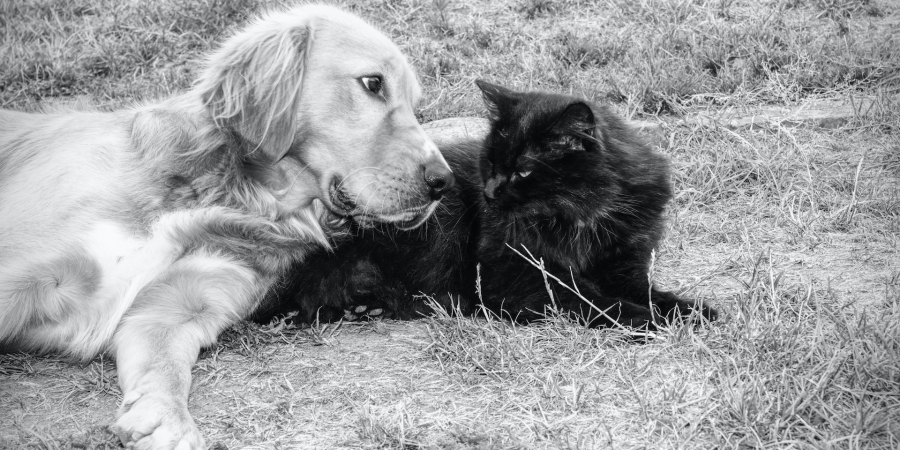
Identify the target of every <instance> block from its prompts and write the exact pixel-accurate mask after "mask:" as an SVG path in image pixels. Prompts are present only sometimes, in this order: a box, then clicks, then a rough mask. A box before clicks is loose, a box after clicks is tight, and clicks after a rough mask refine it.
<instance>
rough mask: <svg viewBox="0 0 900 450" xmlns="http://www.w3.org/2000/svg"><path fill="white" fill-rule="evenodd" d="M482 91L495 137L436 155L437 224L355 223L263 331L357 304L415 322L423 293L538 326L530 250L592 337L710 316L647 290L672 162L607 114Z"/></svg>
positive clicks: (278, 294)
mask: <svg viewBox="0 0 900 450" xmlns="http://www.w3.org/2000/svg"><path fill="white" fill-rule="evenodd" d="M476 83H477V84H478V87H479V88H480V89H481V91H482V93H483V94H484V99H485V103H486V104H487V106H488V109H489V110H490V112H491V130H490V133H489V134H488V136H487V137H486V139H485V140H484V141H477V142H475V141H473V142H465V143H461V144H458V145H454V146H449V147H447V148H442V149H441V151H442V152H443V153H444V156H445V158H446V159H447V161H448V163H449V164H450V166H451V168H452V169H453V172H454V174H455V175H456V179H457V183H456V186H455V187H454V188H453V189H452V190H450V191H449V192H447V193H446V194H445V199H444V201H443V202H442V205H441V207H440V208H439V209H438V211H437V212H436V213H435V214H434V216H432V217H431V218H430V219H429V220H428V221H427V222H426V224H425V225H424V226H423V227H421V228H419V229H416V230H412V231H398V230H388V229H363V228H360V227H358V226H355V225H351V233H349V235H350V236H352V237H350V238H348V239H347V240H345V241H342V242H338V243H337V248H336V250H335V252H334V253H333V254H332V253H324V252H323V253H321V254H319V255H317V256H315V257H310V258H308V259H307V260H306V261H305V262H304V263H302V264H300V265H297V266H296V267H295V268H293V269H292V271H291V272H290V273H289V274H288V276H287V277H286V278H285V281H284V283H283V285H282V286H280V287H278V288H276V289H275V290H274V291H273V292H272V293H271V294H270V296H269V298H268V299H267V300H266V301H265V302H264V304H263V306H262V307H261V308H260V310H259V311H258V313H257V314H256V319H257V320H258V321H265V320H268V319H270V318H271V317H272V316H273V315H275V314H280V313H285V312H287V311H293V310H299V311H300V316H299V317H300V319H301V320H304V321H307V322H311V321H313V320H316V319H318V320H321V321H330V320H335V319H337V318H339V317H341V316H343V315H344V310H345V309H352V308H355V307H356V306H357V305H367V306H368V307H369V308H373V307H380V308H387V309H388V310H389V311H390V314H386V315H387V316H393V317H397V318H413V317H418V316H419V315H420V314H422V313H426V312H428V311H429V308H428V307H426V305H425V304H424V302H423V301H422V300H421V297H418V298H414V295H415V294H419V293H424V294H427V295H429V296H432V297H434V298H435V299H436V300H438V302H439V303H441V304H443V305H445V306H446V307H449V306H451V305H453V306H454V307H458V308H459V309H460V310H462V312H463V313H472V312H474V311H475V310H476V309H477V308H476V307H477V305H478V303H479V302H483V303H484V305H485V306H486V307H487V308H488V309H489V310H491V311H493V312H494V313H497V314H499V315H502V316H504V317H509V318H513V319H515V320H519V321H526V322H527V321H530V320H534V319H537V318H540V317H542V316H543V313H544V310H545V306H546V305H548V304H550V302H551V300H550V296H549V295H548V287H547V284H546V283H545V279H544V277H543V275H542V274H541V272H540V271H539V270H537V269H536V268H534V267H533V266H532V265H531V264H529V263H528V261H526V260H525V259H524V258H522V257H521V256H519V255H517V254H515V253H514V252H513V251H512V250H510V247H512V248H515V249H517V250H519V251H520V252H523V253H524V251H523V248H525V249H528V251H530V252H531V253H532V254H533V255H534V256H535V257H537V258H541V259H543V262H544V265H545V267H546V269H547V271H548V272H549V273H552V274H554V275H555V276H557V277H559V278H560V279H561V280H563V281H565V282H567V283H569V284H572V281H573V280H574V286H576V287H577V288H578V290H579V291H580V293H581V295H582V296H584V297H585V298H587V299H589V300H591V302H592V303H593V305H590V304H588V303H586V302H585V301H584V300H583V299H581V298H579V296H577V295H575V294H574V293H572V292H571V291H569V290H567V289H565V288H563V287H560V286H559V285H558V284H556V283H555V282H553V281H550V283H549V286H550V287H549V289H550V290H551V291H552V293H553V301H554V302H555V303H556V305H557V306H559V307H560V308H561V309H562V310H564V311H569V312H571V313H574V314H577V315H578V317H580V318H581V319H583V320H584V321H585V322H587V323H588V324H590V325H609V324H610V323H611V322H610V320H609V317H612V318H614V319H616V320H617V321H618V322H619V323H621V324H624V325H628V326H632V327H643V326H648V325H650V324H652V322H653V319H654V314H657V318H659V317H660V316H663V317H669V318H671V317H673V316H675V315H684V314H687V313H689V312H690V310H692V309H695V308H696V309H698V310H699V311H700V312H701V313H702V315H703V316H705V317H706V318H707V319H714V318H715V317H716V312H715V310H713V309H711V308H708V307H702V306H700V305H697V304H694V303H692V302H687V301H684V300H682V299H680V298H678V297H677V296H676V295H674V294H672V293H670V292H663V291H659V290H657V289H656V288H654V287H652V286H651V285H650V282H649V281H648V277H647V272H648V270H649V264H650V258H651V251H652V250H653V249H654V248H655V247H656V245H657V244H658V242H659V240H660V238H661V236H662V233H663V228H664V219H663V212H664V209H665V205H666V203H667V202H668V201H669V200H670V199H671V197H672V191H671V187H670V185H669V166H668V162H667V160H666V158H664V157H663V156H661V155H659V154H657V153H655V152H653V151H652V150H651V149H650V148H649V147H648V146H647V145H645V144H644V143H642V142H641V141H640V140H639V139H638V137H637V136H636V135H635V134H634V132H633V131H631V130H630V129H629V128H628V127H627V126H626V124H625V123H623V121H622V120H620V119H619V118H618V117H617V116H616V115H615V114H613V113H612V112H611V111H609V110H608V109H607V108H606V107H604V106H599V105H593V104H590V103H588V102H585V101H584V100H581V99H578V98H574V97H569V96H564V95H556V94H548V93H534V92H527V93H523V92H514V91H511V90H509V89H506V88H503V87H500V86H496V85H492V84H489V83H486V82H483V81H477V82H476ZM479 276H480V289H481V292H480V296H479V292H477V288H476V286H477V285H478V284H479V283H477V282H476V279H477V278H478V277H479ZM651 303H652V306H653V308H654V309H655V310H656V311H654V313H651V308H650V306H651ZM598 310H606V315H603V314H600V313H599V312H598ZM607 316H609V317H607Z"/></svg>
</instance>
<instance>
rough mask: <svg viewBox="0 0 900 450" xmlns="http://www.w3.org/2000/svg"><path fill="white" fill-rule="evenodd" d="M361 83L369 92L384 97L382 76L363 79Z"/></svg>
mask: <svg viewBox="0 0 900 450" xmlns="http://www.w3.org/2000/svg"><path fill="white" fill-rule="evenodd" d="M359 81H360V83H362V85H363V87H364V88H366V90H368V91H369V92H371V93H373V94H375V95H383V90H384V88H383V87H382V85H381V84H382V81H381V77H380V76H378V75H373V76H371V77H361V78H360V79H359Z"/></svg>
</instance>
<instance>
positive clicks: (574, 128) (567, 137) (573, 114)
mask: <svg viewBox="0 0 900 450" xmlns="http://www.w3.org/2000/svg"><path fill="white" fill-rule="evenodd" d="M548 134H549V136H550V141H549V142H548V145H547V147H546V148H547V149H548V151H549V154H551V155H554V154H555V155H565V154H568V153H571V152H579V151H586V150H588V149H591V148H594V146H593V145H585V143H586V142H587V141H594V142H598V138H600V136H599V131H598V130H597V124H596V122H595V118H594V111H593V110H592V109H591V107H590V105H588V104H587V103H584V102H575V103H571V104H569V106H567V107H566V109H564V110H562V112H561V113H559V116H558V117H557V118H556V121H555V122H554V123H553V125H552V126H550V133H548Z"/></svg>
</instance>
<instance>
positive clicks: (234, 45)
mask: <svg viewBox="0 0 900 450" xmlns="http://www.w3.org/2000/svg"><path fill="white" fill-rule="evenodd" d="M310 35H311V30H310V27H309V26H308V25H303V24H298V25H296V26H291V27H278V28H276V29H265V28H262V27H260V26H256V27H250V28H248V29H247V30H245V31H243V32H241V33H238V34H237V35H235V36H234V37H232V38H231V39H229V40H227V41H226V42H225V43H224V44H223V45H222V48H220V49H219V50H218V51H217V52H215V53H214V54H213V55H212V57H211V58H210V60H209V63H208V67H207V69H206V71H205V72H204V74H203V75H202V76H201V78H200V80H199V83H198V86H197V88H198V89H199V90H200V93H201V95H202V99H203V102H204V103H205V104H206V107H207V109H208V111H209V113H210V115H211V116H212V118H213V120H215V122H216V124H217V125H219V126H220V127H223V128H225V129H229V130H232V131H234V132H237V133H238V134H240V135H241V137H242V138H243V139H245V140H246V141H248V142H250V143H252V144H254V145H255V146H256V148H257V149H260V150H262V151H264V152H265V153H266V155H267V156H268V157H269V158H271V159H272V160H274V161H277V160H280V159H281V158H282V157H284V154H285V153H287V151H288V150H289V149H290V147H291V144H292V143H293V141H294V135H295V134H296V132H297V126H298V120H299V119H298V115H299V114H300V91H301V89H302V86H303V71H304V65H305V61H306V57H307V55H308V53H309V46H310V42H311V36H310Z"/></svg>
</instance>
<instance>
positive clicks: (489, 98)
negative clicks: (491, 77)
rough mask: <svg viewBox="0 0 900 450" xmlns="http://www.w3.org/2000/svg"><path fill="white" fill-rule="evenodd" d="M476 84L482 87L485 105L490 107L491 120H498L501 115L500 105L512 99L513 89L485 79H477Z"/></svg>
mask: <svg viewBox="0 0 900 450" xmlns="http://www.w3.org/2000/svg"><path fill="white" fill-rule="evenodd" d="M475 84H476V85H477V86H478V89H481V96H482V98H484V106H485V107H486V108H487V109H488V114H489V115H490V118H491V120H497V118H498V117H499V116H500V106H501V105H503V104H505V103H507V102H509V101H510V99H511V98H512V94H513V91H511V90H509V89H507V88H505V87H503V86H499V85H496V84H492V83H488V82H487V81H484V80H475Z"/></svg>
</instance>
